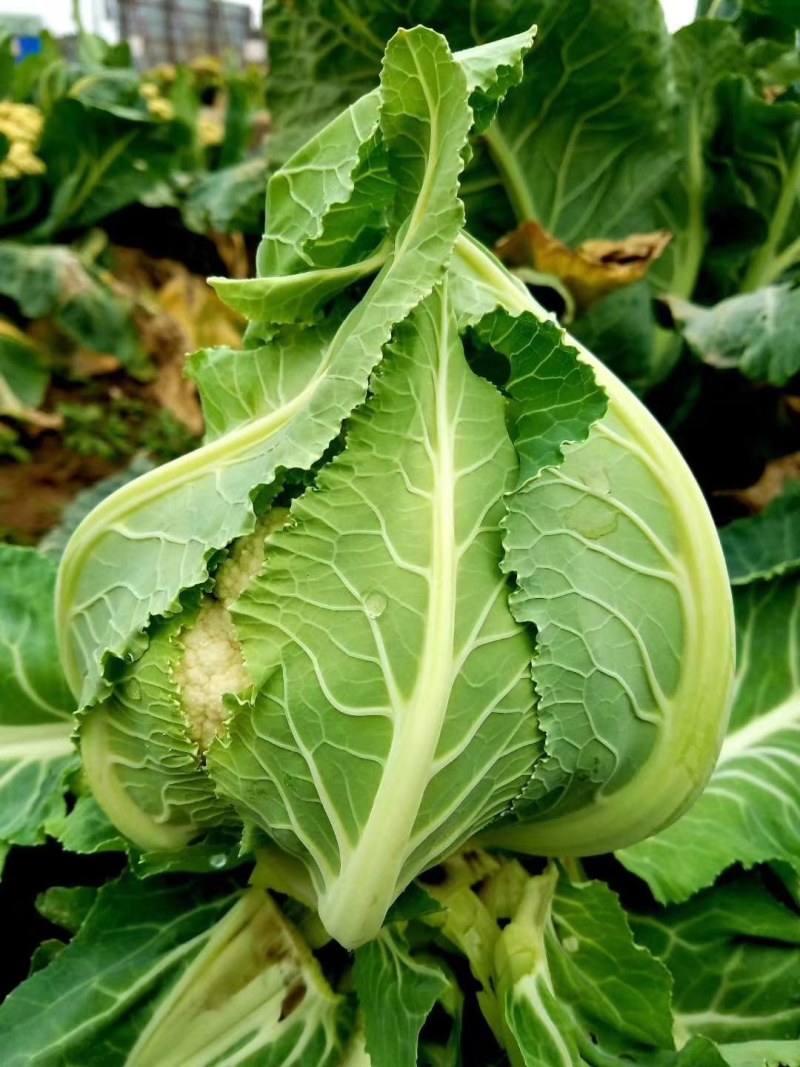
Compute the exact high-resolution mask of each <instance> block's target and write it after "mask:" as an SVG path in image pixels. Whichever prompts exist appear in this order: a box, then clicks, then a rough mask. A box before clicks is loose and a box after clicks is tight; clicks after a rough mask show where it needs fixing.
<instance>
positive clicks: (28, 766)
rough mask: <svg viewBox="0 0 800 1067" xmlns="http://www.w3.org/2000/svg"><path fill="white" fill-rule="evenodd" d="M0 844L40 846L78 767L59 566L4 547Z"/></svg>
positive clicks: (0, 560)
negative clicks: (58, 610) (62, 654)
mask: <svg viewBox="0 0 800 1067" xmlns="http://www.w3.org/2000/svg"><path fill="white" fill-rule="evenodd" d="M0 574H2V582H0V842H5V843H11V844H19V845H35V844H40V843H41V842H42V841H44V828H45V824H46V823H47V822H48V820H50V819H51V818H55V817H57V816H59V815H61V814H63V811H64V800H63V796H64V791H65V789H66V779H67V777H68V775H69V773H70V772H71V771H72V770H74V768H75V766H76V764H77V754H76V752H75V747H74V745H73V743H72V740H71V735H72V731H73V728H74V727H73V721H72V709H73V706H74V704H73V701H72V697H71V696H70V693H69V689H68V688H67V685H66V682H65V680H64V676H63V674H62V672H61V668H60V666H59V662H58V654H57V650H56V634H55V627H54V625H53V588H54V585H55V566H54V565H53V563H52V562H51V561H50V560H49V559H47V558H46V557H45V556H43V555H41V553H39V552H37V551H36V550H35V549H32V548H18V547H13V546H10V545H0Z"/></svg>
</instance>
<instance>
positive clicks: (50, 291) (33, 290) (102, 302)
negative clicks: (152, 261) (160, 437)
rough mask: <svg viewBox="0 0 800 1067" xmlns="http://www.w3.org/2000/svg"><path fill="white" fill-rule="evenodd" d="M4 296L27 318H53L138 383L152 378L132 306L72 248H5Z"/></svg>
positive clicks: (0, 267) (0, 253)
mask: <svg viewBox="0 0 800 1067" xmlns="http://www.w3.org/2000/svg"><path fill="white" fill-rule="evenodd" d="M0 293H1V294H2V295H3V296H7V297H10V298H11V299H12V300H14V301H15V302H16V303H17V304H18V305H19V309H20V311H21V312H22V314H23V315H25V316H26V317H28V318H31V319H39V318H43V317H45V316H49V317H51V318H53V319H54V321H55V322H57V323H58V325H59V326H61V327H62V328H63V329H64V330H65V332H66V333H67V334H68V335H69V336H70V337H71V338H72V339H73V340H74V341H76V342H77V343H78V344H79V345H81V346H83V347H85V348H89V349H91V350H93V351H95V352H101V353H108V354H111V355H113V356H115V357H116V358H117V359H118V360H119V361H120V363H121V364H122V365H123V366H124V367H125V368H126V370H127V371H128V373H130V374H132V375H134V376H135V377H148V376H149V374H150V372H151V368H150V366H149V363H148V360H147V357H146V355H145V352H144V349H143V348H142V343H141V340H140V338H139V334H138V332H137V330H136V326H135V324H134V321H133V315H132V311H133V309H132V306H131V305H130V303H129V302H128V301H127V300H126V299H124V298H123V297H122V296H120V295H119V294H118V293H116V292H115V291H114V290H113V289H112V288H111V286H109V285H108V284H107V283H106V282H105V281H104V280H103V278H102V277H101V275H100V272H99V271H98V270H97V269H96V268H95V267H93V266H90V265H87V264H86V263H84V262H83V260H82V259H81V258H80V256H79V255H78V254H77V253H76V252H75V251H73V250H72V249H71V248H69V247H67V246H65V245H38V246H30V245H23V244H16V243H14V242H12V241H4V242H2V244H0Z"/></svg>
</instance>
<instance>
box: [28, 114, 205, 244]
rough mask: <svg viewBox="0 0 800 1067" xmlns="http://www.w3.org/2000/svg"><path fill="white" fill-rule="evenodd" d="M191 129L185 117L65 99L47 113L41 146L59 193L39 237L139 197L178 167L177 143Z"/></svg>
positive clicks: (89, 222)
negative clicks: (175, 119) (161, 117)
mask: <svg viewBox="0 0 800 1067" xmlns="http://www.w3.org/2000/svg"><path fill="white" fill-rule="evenodd" d="M189 136H190V131H189V130H188V129H187V128H186V127H185V126H184V125H183V124H181V123H179V122H161V121H159V120H154V119H151V117H150V116H149V115H148V114H147V112H146V111H144V112H141V111H136V110H134V111H129V110H128V109H124V110H123V111H122V112H121V113H120V109H119V108H118V107H117V108H115V107H114V106H113V105H106V104H103V103H101V102H99V101H97V100H92V99H89V100H87V101H85V102H84V101H82V100H79V99H76V98H74V97H66V96H65V97H63V98H62V99H59V100H57V101H56V102H55V104H54V105H53V107H52V110H51V111H50V114H49V115H48V118H47V123H46V126H45V132H44V135H43V137H42V142H41V145H40V147H39V152H40V154H41V156H42V158H43V159H45V161H46V163H47V172H46V176H45V177H46V180H47V183H48V185H49V186H50V188H51V189H52V191H53V200H52V204H51V207H50V212H49V214H48V216H47V218H46V219H45V220H44V221H43V222H42V223H41V224H40V225H39V227H38V229H37V233H38V236H39V237H40V238H44V239H51V238H52V237H53V236H55V235H56V234H58V233H59V232H61V231H62V230H65V229H67V228H69V229H72V228H74V227H78V226H91V225H92V224H93V223H96V222H98V221H100V220H101V219H103V218H105V217H106V216H108V215H111V214H112V213H113V212H115V211H119V210H120V209H121V208H123V207H127V206H128V205H129V204H133V203H136V201H138V200H139V199H141V198H142V197H143V196H144V195H145V194H146V193H148V192H150V191H152V190H153V189H154V188H155V187H156V186H157V185H158V184H159V183H160V182H162V181H164V180H165V179H166V178H167V177H168V175H169V173H170V171H171V170H172V169H173V166H174V160H175V152H176V148H178V147H180V146H181V145H182V144H186V143H188V140H189Z"/></svg>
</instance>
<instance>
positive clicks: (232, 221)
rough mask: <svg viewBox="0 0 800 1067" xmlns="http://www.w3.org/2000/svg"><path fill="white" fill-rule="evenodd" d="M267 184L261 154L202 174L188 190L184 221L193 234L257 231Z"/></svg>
mask: <svg viewBox="0 0 800 1067" xmlns="http://www.w3.org/2000/svg"><path fill="white" fill-rule="evenodd" d="M266 183H267V163H266V159H264V158H262V157H261V156H256V157H255V158H253V159H246V160H244V161H243V162H241V163H234V164H232V165H231V166H229V167H223V168H222V169H220V170H216V171H213V172H211V173H209V174H203V175H201V176H200V177H199V178H198V179H197V181H195V182H194V183H193V184H192V185H191V187H190V189H189V192H188V193H187V196H186V200H185V202H184V204H183V205H182V208H181V211H182V215H183V221H184V223H185V224H186V226H187V227H188V229H190V230H194V231H195V232H196V233H208V231H209V230H219V231H220V232H221V233H260V232H261V230H262V228H263V225H264V187H265V186H266Z"/></svg>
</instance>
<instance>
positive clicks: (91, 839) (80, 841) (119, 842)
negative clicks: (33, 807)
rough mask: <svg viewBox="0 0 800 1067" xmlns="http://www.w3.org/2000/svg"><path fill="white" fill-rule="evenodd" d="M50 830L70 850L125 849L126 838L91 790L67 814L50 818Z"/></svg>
mask: <svg viewBox="0 0 800 1067" xmlns="http://www.w3.org/2000/svg"><path fill="white" fill-rule="evenodd" d="M47 832H48V834H49V835H50V836H51V837H54V838H55V839H56V841H58V843H59V844H60V845H62V846H63V847H64V848H65V849H66V850H67V852H77V853H79V854H81V855H93V854H94V853H95V852H124V851H125V847H126V845H125V841H124V840H123V838H121V837H120V835H119V831H118V830H117V828H116V827H115V826H114V825H113V824H112V823H111V821H110V820H109V818H108V816H107V815H106V814H105V812H104V811H103V809H102V808H101V807H100V805H99V804H98V803H97V801H96V800H95V798H94V797H93V796H92V794H91V793H84V794H83V795H82V796H79V797H78V799H77V800H76V802H75V805H74V807H73V808H72V809H71V810H70V811H69V812H68V813H67V814H66V815H65V814H63V813H62V814H61V815H60V816H59V817H58V818H55V819H50V820H48V823H47Z"/></svg>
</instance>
